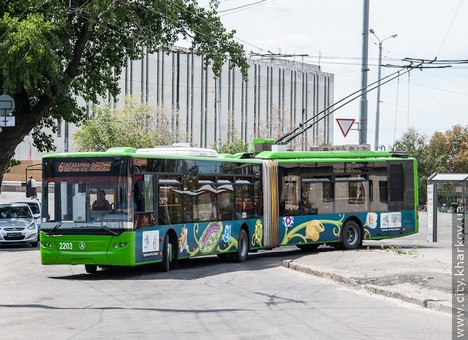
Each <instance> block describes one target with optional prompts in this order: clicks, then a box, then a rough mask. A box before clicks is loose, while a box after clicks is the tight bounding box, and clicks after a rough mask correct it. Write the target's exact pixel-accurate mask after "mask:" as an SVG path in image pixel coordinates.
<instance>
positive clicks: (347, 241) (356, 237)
mask: <svg viewBox="0 0 468 340" xmlns="http://www.w3.org/2000/svg"><path fill="white" fill-rule="evenodd" d="M341 233H342V241H341V242H342V245H343V248H344V249H356V248H357V247H359V245H360V244H361V242H362V239H361V237H362V236H361V228H359V225H358V224H357V223H356V222H355V221H352V220H350V221H348V222H346V223H345V224H344V226H343V230H342V231H341Z"/></svg>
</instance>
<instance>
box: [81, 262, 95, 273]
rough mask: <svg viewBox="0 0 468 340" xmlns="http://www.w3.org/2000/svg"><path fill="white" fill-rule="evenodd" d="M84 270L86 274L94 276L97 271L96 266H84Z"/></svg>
mask: <svg viewBox="0 0 468 340" xmlns="http://www.w3.org/2000/svg"><path fill="white" fill-rule="evenodd" d="M84 269H85V270H86V272H87V273H88V274H94V273H96V271H97V266H96V265H95V264H85V266H84Z"/></svg>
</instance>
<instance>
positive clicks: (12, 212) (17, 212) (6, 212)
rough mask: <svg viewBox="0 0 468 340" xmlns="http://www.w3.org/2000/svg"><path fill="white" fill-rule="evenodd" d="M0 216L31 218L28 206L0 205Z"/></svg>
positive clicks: (3, 217)
mask: <svg viewBox="0 0 468 340" xmlns="http://www.w3.org/2000/svg"><path fill="white" fill-rule="evenodd" d="M0 218H2V219H11V218H32V215H31V210H29V208H28V207H1V208H0Z"/></svg>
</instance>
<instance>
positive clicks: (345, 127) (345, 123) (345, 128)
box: [336, 118, 354, 137]
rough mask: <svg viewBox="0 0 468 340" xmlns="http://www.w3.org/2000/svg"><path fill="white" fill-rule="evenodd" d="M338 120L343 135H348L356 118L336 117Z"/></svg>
mask: <svg viewBox="0 0 468 340" xmlns="http://www.w3.org/2000/svg"><path fill="white" fill-rule="evenodd" d="M336 122H337V123H338V126H339V127H340V130H341V132H342V133H343V136H345V137H346V136H347V135H348V132H349V130H351V127H352V126H353V124H354V118H336Z"/></svg>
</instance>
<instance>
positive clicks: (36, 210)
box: [10, 199, 41, 230]
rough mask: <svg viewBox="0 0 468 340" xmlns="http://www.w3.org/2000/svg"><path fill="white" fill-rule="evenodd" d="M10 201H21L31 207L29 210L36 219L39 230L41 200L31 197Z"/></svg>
mask: <svg viewBox="0 0 468 340" xmlns="http://www.w3.org/2000/svg"><path fill="white" fill-rule="evenodd" d="M10 203H12V204H13V203H23V204H27V205H29V207H30V208H31V212H32V214H33V216H34V219H35V220H36V223H37V226H38V227H39V230H40V228H41V202H39V201H38V200H31V199H21V200H13V201H11V202H10Z"/></svg>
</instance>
